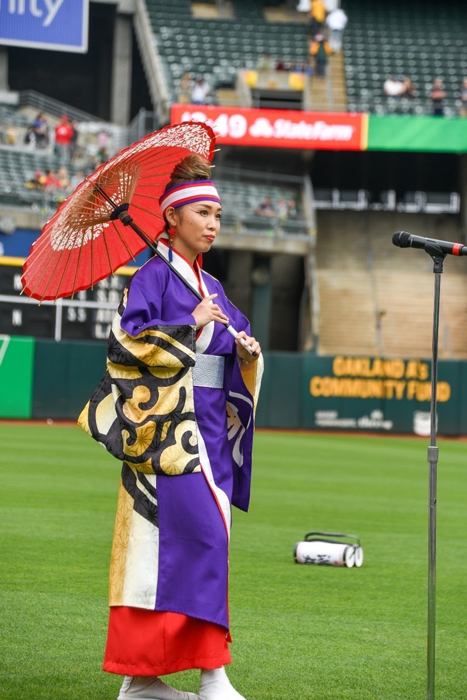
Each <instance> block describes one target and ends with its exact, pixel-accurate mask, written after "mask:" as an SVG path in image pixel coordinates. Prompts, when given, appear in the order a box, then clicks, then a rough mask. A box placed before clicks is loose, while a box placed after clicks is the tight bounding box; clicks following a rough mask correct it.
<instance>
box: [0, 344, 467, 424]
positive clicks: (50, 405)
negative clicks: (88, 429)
mask: <svg viewBox="0 0 467 700" xmlns="http://www.w3.org/2000/svg"><path fill="white" fill-rule="evenodd" d="M105 355H106V344H105V343H98V342H89V341H88V342H76V341H62V342H60V343H57V342H55V341H53V340H42V339H34V338H26V337H19V336H16V337H15V336H0V418H17V419H20V418H23V419H28V418H36V419H47V418H52V419H67V420H74V419H76V418H77V416H78V414H79V413H80V411H81V409H82V408H83V406H84V405H85V404H86V402H87V400H88V398H89V397H90V395H91V394H92V392H93V391H94V389H95V388H96V387H97V385H98V383H99V381H100V379H101V377H102V375H103V373H104V370H105ZM265 364H266V370H265V374H264V382H263V388H262V392H261V398H260V402H259V406H258V411H257V425H258V426H259V427H263V428H292V429H293V428H305V429H317V430H353V431H365V432H368V431H374V432H384V433H391V432H396V433H416V434H419V435H427V434H428V433H429V400H430V363H429V361H428V360H423V359H417V358H414V359H382V358H373V357H344V356H335V357H316V356H314V355H311V354H300V353H280V352H274V353H265ZM438 400H439V404H438V407H439V410H438V421H439V432H440V433H441V434H443V435H467V361H463V360H452V361H450V360H441V361H440V365H439V387H438Z"/></svg>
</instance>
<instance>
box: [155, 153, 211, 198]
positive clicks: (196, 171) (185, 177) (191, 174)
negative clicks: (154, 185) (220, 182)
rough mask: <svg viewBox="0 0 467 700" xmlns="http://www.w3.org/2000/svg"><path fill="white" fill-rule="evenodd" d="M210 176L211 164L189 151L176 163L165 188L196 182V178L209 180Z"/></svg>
mask: <svg viewBox="0 0 467 700" xmlns="http://www.w3.org/2000/svg"><path fill="white" fill-rule="evenodd" d="M210 178H211V166H210V165H209V163H208V161H207V160H205V158H202V157H201V156H199V155H198V154H197V153H190V155H189V156H186V157H185V158H184V159H183V160H182V161H181V162H180V163H179V164H178V165H176V166H175V168H174V169H173V172H172V174H171V176H170V182H169V184H168V185H167V187H166V190H167V189H169V188H170V187H178V185H183V184H184V183H185V182H196V181H197V180H209V179H210Z"/></svg>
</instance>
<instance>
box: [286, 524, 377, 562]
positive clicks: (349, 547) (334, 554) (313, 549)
mask: <svg viewBox="0 0 467 700" xmlns="http://www.w3.org/2000/svg"><path fill="white" fill-rule="evenodd" d="M330 538H332V539H330ZM344 540H351V542H346V541H344ZM294 559H295V561H296V562H297V564H317V565H318V566H346V567H348V568H351V567H352V566H357V567H360V566H361V565H362V564H363V549H362V548H361V546H360V539H359V538H358V537H357V536H356V535H338V534H335V533H332V532H307V534H306V535H305V537H304V540H303V541H302V542H297V544H296V545H295V549H294Z"/></svg>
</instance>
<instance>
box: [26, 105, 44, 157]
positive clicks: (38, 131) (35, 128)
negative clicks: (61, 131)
mask: <svg viewBox="0 0 467 700" xmlns="http://www.w3.org/2000/svg"><path fill="white" fill-rule="evenodd" d="M30 130H31V133H32V134H33V135H34V142H35V146H36V148H47V146H48V145H49V126H48V124H47V119H46V117H45V115H44V113H43V112H39V114H38V115H37V116H36V118H35V119H34V121H33V122H32V124H31V126H30ZM28 131H29V129H28ZM28 143H29V142H28Z"/></svg>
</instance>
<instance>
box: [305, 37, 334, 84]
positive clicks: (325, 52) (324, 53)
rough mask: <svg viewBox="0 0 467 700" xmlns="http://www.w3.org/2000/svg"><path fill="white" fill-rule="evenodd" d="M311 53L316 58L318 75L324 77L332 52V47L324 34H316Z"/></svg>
mask: <svg viewBox="0 0 467 700" xmlns="http://www.w3.org/2000/svg"><path fill="white" fill-rule="evenodd" d="M310 54H311V56H314V59H315V72H316V75H317V76H319V77H321V78H324V77H325V75H326V69H327V66H328V56H329V55H330V54H332V49H331V47H330V46H329V43H328V41H327V39H326V37H325V36H324V34H317V35H316V36H315V38H314V40H313V41H312V42H311V46H310Z"/></svg>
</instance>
